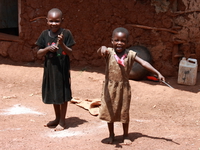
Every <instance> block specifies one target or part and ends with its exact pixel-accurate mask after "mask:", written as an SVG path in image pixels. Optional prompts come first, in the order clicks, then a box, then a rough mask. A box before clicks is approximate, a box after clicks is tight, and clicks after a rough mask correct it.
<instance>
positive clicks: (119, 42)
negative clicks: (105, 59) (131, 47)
mask: <svg viewBox="0 0 200 150" xmlns="http://www.w3.org/2000/svg"><path fill="white" fill-rule="evenodd" d="M127 42H128V40H127V35H126V34H125V33H123V32H117V33H115V34H114V36H113V38H112V44H113V48H114V50H115V52H116V53H121V52H123V51H124V50H125V49H126V46H127Z"/></svg>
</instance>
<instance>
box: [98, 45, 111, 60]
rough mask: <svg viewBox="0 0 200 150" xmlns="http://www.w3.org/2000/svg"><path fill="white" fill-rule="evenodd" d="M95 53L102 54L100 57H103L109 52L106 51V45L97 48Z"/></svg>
mask: <svg viewBox="0 0 200 150" xmlns="http://www.w3.org/2000/svg"><path fill="white" fill-rule="evenodd" d="M97 53H98V54H99V55H100V56H102V57H105V56H106V55H108V54H109V52H108V48H107V47H106V46H101V47H100V48H99V49H98V50H97Z"/></svg>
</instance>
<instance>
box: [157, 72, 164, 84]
mask: <svg viewBox="0 0 200 150" xmlns="http://www.w3.org/2000/svg"><path fill="white" fill-rule="evenodd" d="M158 79H159V81H164V82H165V77H163V76H162V75H161V74H160V73H159V74H158Z"/></svg>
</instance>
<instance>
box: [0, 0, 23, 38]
mask: <svg viewBox="0 0 200 150" xmlns="http://www.w3.org/2000/svg"><path fill="white" fill-rule="evenodd" d="M0 32H1V33H6V34H11V35H17V36H18V35H19V29H18V1H17V0H0Z"/></svg>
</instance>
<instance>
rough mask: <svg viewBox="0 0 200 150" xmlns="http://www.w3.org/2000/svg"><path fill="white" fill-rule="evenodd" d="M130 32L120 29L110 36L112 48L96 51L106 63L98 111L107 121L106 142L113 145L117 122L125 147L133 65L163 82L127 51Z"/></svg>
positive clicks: (143, 61) (154, 70)
mask: <svg viewBox="0 0 200 150" xmlns="http://www.w3.org/2000/svg"><path fill="white" fill-rule="evenodd" d="M128 36H129V32H128V30H127V29H125V28H122V27H119V28H116V29H115V30H114V31H113V34H112V41H111V42H112V45H113V47H112V48H108V47H106V46H102V47H100V48H99V49H98V51H97V52H98V53H99V55H101V56H102V57H104V59H105V61H106V69H105V81H104V85H103V87H104V88H103V92H102V98H101V106H100V109H99V113H100V114H99V117H100V119H102V120H105V121H107V124H108V130H109V138H108V139H107V140H106V141H105V142H107V143H112V142H113V141H114V122H117V121H120V122H122V125H123V131H124V134H123V139H124V144H130V143H131V141H130V139H129V137H128V126H129V108H130V102H131V87H130V84H129V73H130V71H131V69H132V65H133V63H134V61H136V62H138V63H139V64H141V65H142V66H143V67H144V68H146V69H147V70H149V71H151V72H152V73H154V74H156V75H157V77H158V79H159V80H163V81H165V78H164V77H163V76H162V75H161V74H160V72H158V71H157V70H156V69H155V68H154V67H153V66H152V65H151V64H149V63H148V62H147V61H145V60H143V59H141V58H139V57H138V56H137V54H136V52H134V51H132V50H128V49H126V48H127V43H128Z"/></svg>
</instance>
